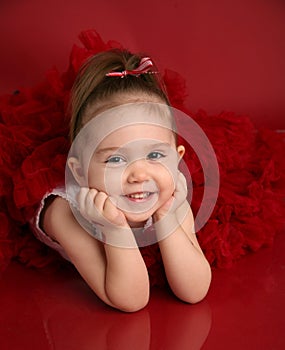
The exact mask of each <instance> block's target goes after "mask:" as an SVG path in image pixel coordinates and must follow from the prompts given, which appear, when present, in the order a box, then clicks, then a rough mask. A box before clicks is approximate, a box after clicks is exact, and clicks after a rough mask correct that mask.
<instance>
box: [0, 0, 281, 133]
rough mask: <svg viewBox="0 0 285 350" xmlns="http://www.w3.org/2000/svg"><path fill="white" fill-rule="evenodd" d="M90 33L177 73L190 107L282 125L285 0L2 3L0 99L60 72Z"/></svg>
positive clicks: (22, 0) (24, 0) (23, 0)
mask: <svg viewBox="0 0 285 350" xmlns="http://www.w3.org/2000/svg"><path fill="white" fill-rule="evenodd" d="M89 28H95V29H96V30H97V31H98V32H99V33H100V34H101V36H102V37H103V39H104V40H109V39H114V40H116V41H119V42H121V43H122V44H123V45H124V46H126V47H127V48H129V49H131V50H134V51H144V52H147V53H149V54H150V55H152V56H153V57H154V58H155V60H156V61H157V63H158V65H159V67H160V68H161V69H163V68H165V67H167V68H170V69H172V70H175V71H177V72H179V73H180V74H181V75H183V76H184V77H185V78H186V81H187V85H188V91H189V96H188V99H187V105H188V107H189V108H190V109H191V110H193V111H196V110H198V109H199V108H203V109H205V110H206V111H207V112H208V113H210V114H211V113H219V112H221V111H222V110H226V111H234V112H236V113H241V114H247V115H249V116H250V117H251V118H252V120H254V121H255V123H256V124H257V125H259V126H260V125H265V126H268V127H271V128H275V129H285V92H284V86H285V84H284V83H285V64H284V62H285V1H283V0H216V1H213V0H159V1H156V0H144V1H140V2H134V1H131V0H121V1H118V0H106V1H100V2H99V1H98V0H69V1H64V0H48V1H46V0H1V1H0V93H6V92H12V91H13V90H15V89H17V88H20V87H21V86H30V85H32V84H35V83H36V82H38V81H40V80H41V79H42V78H43V76H44V73H45V71H46V70H47V69H49V68H50V67H52V66H53V65H56V66H57V67H58V68H59V69H60V70H61V71H63V70H65V68H66V67H67V62H68V55H69V52H70V49H71V46H72V44H73V43H75V42H78V40H77V36H78V33H79V32H80V31H81V30H83V29H89Z"/></svg>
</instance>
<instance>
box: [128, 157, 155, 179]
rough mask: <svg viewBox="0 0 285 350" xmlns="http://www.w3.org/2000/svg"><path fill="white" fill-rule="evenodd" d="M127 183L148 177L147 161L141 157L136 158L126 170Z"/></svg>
mask: <svg viewBox="0 0 285 350" xmlns="http://www.w3.org/2000/svg"><path fill="white" fill-rule="evenodd" d="M126 172H127V181H128V182H129V183H135V182H138V183H140V182H144V181H148V180H149V179H150V175H149V172H148V166H147V162H146V161H145V160H143V159H140V160H136V161H135V162H133V163H132V164H130V165H129V166H128V168H127V170H126Z"/></svg>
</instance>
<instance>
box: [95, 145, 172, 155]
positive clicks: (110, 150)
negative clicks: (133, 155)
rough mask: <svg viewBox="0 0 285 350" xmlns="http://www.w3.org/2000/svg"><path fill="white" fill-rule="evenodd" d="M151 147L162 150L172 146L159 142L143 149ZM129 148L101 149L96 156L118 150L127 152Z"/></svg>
mask: <svg viewBox="0 0 285 350" xmlns="http://www.w3.org/2000/svg"><path fill="white" fill-rule="evenodd" d="M146 146H147V147H150V148H160V147H167V148H169V147H171V144H170V143H168V142H159V143H150V144H149V145H143V147H146ZM126 149H127V147H124V146H123V147H120V146H112V147H106V148H99V149H96V151H95V153H96V154H102V153H109V152H116V151H117V150H121V151H125V150H126Z"/></svg>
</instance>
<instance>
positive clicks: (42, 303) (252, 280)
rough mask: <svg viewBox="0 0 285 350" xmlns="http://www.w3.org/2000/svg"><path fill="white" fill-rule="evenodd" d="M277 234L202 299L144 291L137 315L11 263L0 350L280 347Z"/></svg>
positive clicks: (219, 276) (76, 285)
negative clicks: (187, 300) (145, 300)
mask: <svg viewBox="0 0 285 350" xmlns="http://www.w3.org/2000/svg"><path fill="white" fill-rule="evenodd" d="M284 251H285V235H279V236H278V237H277V238H276V241H275V244H274V247H272V248H270V249H264V250H262V251H260V252H258V253H256V254H252V255H250V256H248V257H245V258H244V259H242V260H241V261H240V262H238V263H237V264H236V265H235V266H234V267H233V268H232V269H230V270H214V271H213V283H212V286H211V290H210V292H209V294H208V296H207V297H206V299H205V300H204V301H203V302H201V303H199V304H197V305H186V304H184V303H181V302H180V301H178V300H177V299H175V298H174V297H173V296H172V295H171V294H170V293H168V292H167V291H166V290H159V289H154V290H152V296H151V301H150V303H149V305H148V306H147V307H146V308H145V309H144V310H142V311H140V312H137V313H134V314H124V313H121V312H118V311H115V310H113V309H111V308H109V307H107V306H105V305H103V304H102V303H101V302H100V301H99V300H98V299H97V298H96V297H95V296H94V294H92V292H91V291H90V290H89V289H88V287H87V286H86V285H85V283H84V282H83V281H82V280H81V278H80V277H79V276H78V275H77V274H76V273H75V272H68V273H66V272H65V273H64V274H63V273H58V274H57V275H54V274H48V275H46V274H44V275H43V274H40V273H39V272H38V271H34V270H31V269H28V268H25V267H23V266H21V265H18V264H16V263H13V264H11V265H10V267H9V268H8V270H7V271H6V272H5V273H4V274H3V275H2V277H1V280H0V308H1V311H0V348H1V350H17V349H21V350H25V349H41V350H47V349H57V350H67V349H68V350H72V349H76V350H91V349H92V350H94V349H96V350H101V349H102V350H104V349H111V350H113V349H114V350H121V349H124V350H128V349H135V350H145V349H151V350H159V349H163V350H164V349H165V350H168V349H169V350H176V349H177V350H183V349H191V350H192V349H195V350H196V349H211V350H214V349H220V350H222V349H227V350H228V349H231V350H235V349H243V350H245V349H258V350H261V349H266V350H267V349H270V350H272V349H285V336H284V331H285V321H284V318H285V254H284Z"/></svg>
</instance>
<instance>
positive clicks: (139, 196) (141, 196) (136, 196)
mask: <svg viewBox="0 0 285 350" xmlns="http://www.w3.org/2000/svg"><path fill="white" fill-rule="evenodd" d="M153 194H154V192H136V193H130V194H127V195H125V197H127V198H128V199H130V200H132V201H144V200H147V199H149V198H150V197H151V196H152V195H153Z"/></svg>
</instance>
